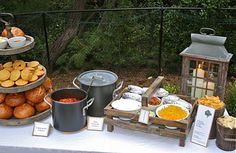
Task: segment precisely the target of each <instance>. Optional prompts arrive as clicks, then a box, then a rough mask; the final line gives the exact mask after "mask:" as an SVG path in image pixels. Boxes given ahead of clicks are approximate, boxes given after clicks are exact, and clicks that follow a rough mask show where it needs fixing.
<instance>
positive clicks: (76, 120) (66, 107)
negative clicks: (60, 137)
mask: <svg viewBox="0 0 236 153" xmlns="http://www.w3.org/2000/svg"><path fill="white" fill-rule="evenodd" d="M47 97H50V98H51V99H52V103H51V104H50V103H49V102H48V101H47ZM65 98H76V99H79V100H80V101H77V102H72V103H65V102H60V101H59V100H60V99H65ZM87 98H88V95H87V93H86V92H85V91H84V90H81V89H76V88H65V89H60V90H56V91H54V92H53V93H51V94H48V95H46V96H45V97H44V101H45V102H46V103H48V104H49V105H50V106H51V107H52V119H53V126H54V128H55V129H57V130H59V131H63V132H73V131H78V130H80V129H82V128H83V127H85V126H86V110H87V109H88V107H89V106H91V105H92V103H93V101H94V98H91V99H90V100H87Z"/></svg>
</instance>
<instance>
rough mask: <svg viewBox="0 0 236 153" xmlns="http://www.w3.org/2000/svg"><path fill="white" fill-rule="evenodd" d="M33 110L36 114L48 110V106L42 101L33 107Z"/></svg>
mask: <svg viewBox="0 0 236 153" xmlns="http://www.w3.org/2000/svg"><path fill="white" fill-rule="evenodd" d="M35 108H36V110H37V111H38V112H43V111H45V110H47V109H49V108H50V106H49V105H48V104H47V103H45V102H44V101H43V102H41V103H38V104H36V105H35Z"/></svg>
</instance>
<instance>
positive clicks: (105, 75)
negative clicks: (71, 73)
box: [77, 70, 118, 86]
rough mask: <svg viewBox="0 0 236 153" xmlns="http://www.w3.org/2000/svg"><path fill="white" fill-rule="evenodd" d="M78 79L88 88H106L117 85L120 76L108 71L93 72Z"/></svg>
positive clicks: (88, 72)
mask: <svg viewBox="0 0 236 153" xmlns="http://www.w3.org/2000/svg"><path fill="white" fill-rule="evenodd" d="M77 79H78V80H79V82H80V83H81V84H85V85H87V86H106V85H110V84H113V83H115V82H116V81H117V79H118V76H117V75H116V74H115V73H113V72H111V71H107V70H91V71H86V72H83V73H82V74H80V75H79V76H78V78H77Z"/></svg>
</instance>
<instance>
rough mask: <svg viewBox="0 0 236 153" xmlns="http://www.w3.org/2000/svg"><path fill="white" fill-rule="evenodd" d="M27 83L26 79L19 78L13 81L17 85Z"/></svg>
mask: <svg viewBox="0 0 236 153" xmlns="http://www.w3.org/2000/svg"><path fill="white" fill-rule="evenodd" d="M27 83H28V81H26V80H23V79H19V80H17V81H16V82H15V84H16V85H17V86H24V85H26V84H27Z"/></svg>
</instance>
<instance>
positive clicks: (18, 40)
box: [8, 36, 26, 48]
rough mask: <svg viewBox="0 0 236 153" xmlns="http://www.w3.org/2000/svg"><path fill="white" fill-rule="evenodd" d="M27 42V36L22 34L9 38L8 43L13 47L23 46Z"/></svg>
mask: <svg viewBox="0 0 236 153" xmlns="http://www.w3.org/2000/svg"><path fill="white" fill-rule="evenodd" d="M25 43H26V38H25V37H22V36H17V37H12V38H10V39H8V44H9V46H10V47H12V48H17V47H22V46H24V45H25Z"/></svg>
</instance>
